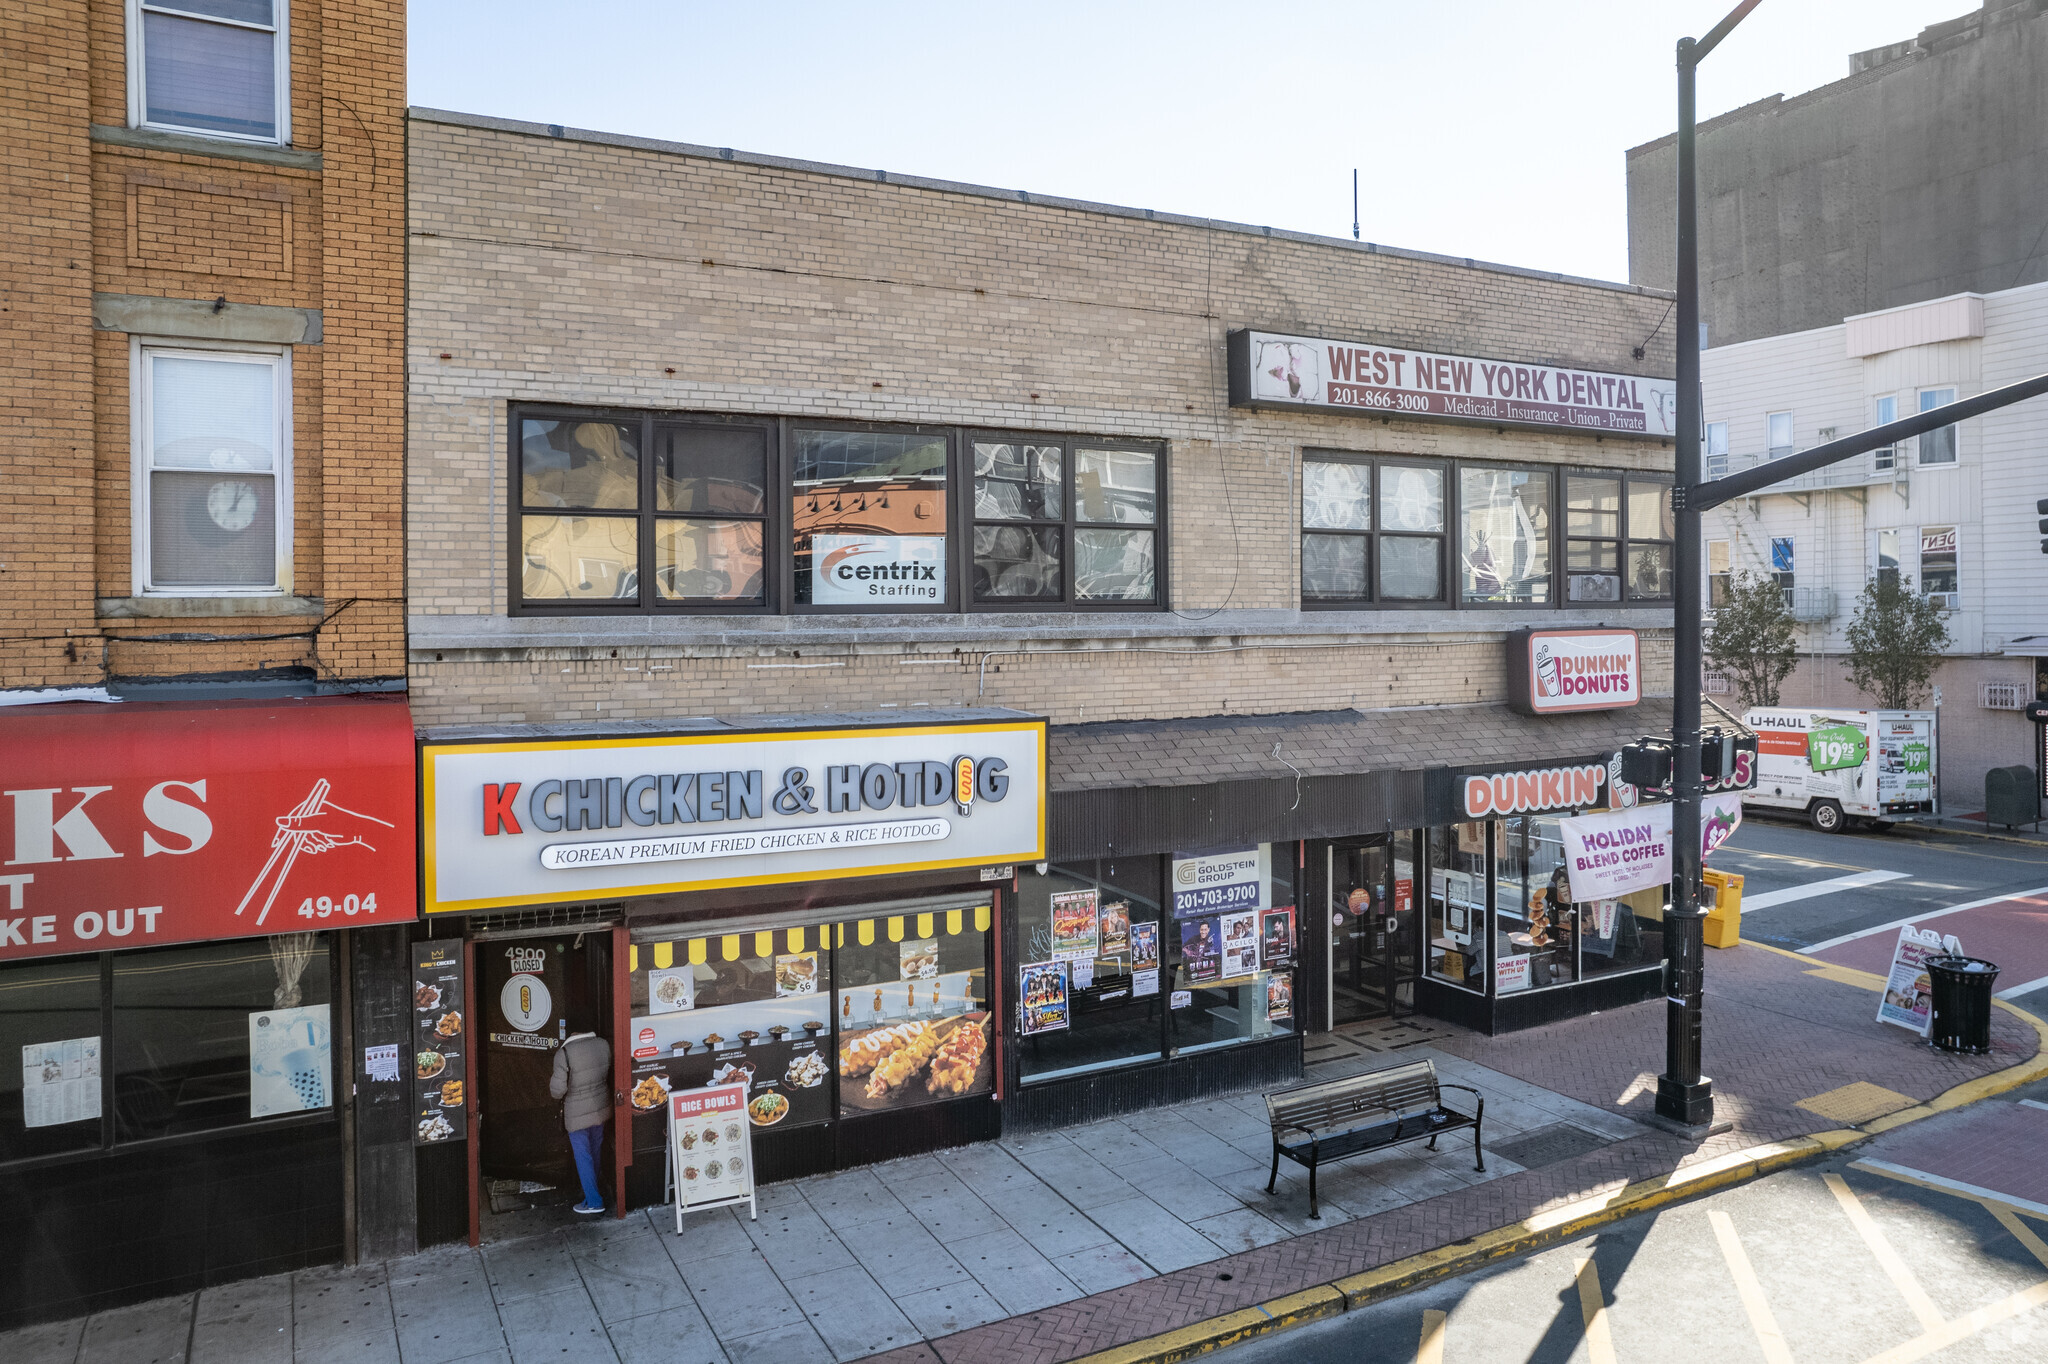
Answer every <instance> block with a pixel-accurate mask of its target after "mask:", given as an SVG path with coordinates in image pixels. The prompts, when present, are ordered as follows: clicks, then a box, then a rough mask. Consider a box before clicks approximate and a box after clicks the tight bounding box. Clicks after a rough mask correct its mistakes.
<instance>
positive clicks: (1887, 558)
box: [1877, 530, 1899, 584]
mask: <svg viewBox="0 0 2048 1364" xmlns="http://www.w3.org/2000/svg"><path fill="white" fill-rule="evenodd" d="M1877 580H1878V581H1879V582H1880V583H1887V584H1896V583H1897V582H1898V581H1899V533H1898V531H1896V530H1881V531H1879V532H1878V533H1877Z"/></svg>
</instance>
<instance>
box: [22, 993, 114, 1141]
mask: <svg viewBox="0 0 2048 1364" xmlns="http://www.w3.org/2000/svg"><path fill="white" fill-rule="evenodd" d="M100 962H101V958H99V957H97V956H92V957H66V958H62V959H60V960H57V961H27V962H15V963H11V964H9V965H7V966H4V967H0V1058H4V1059H5V1061H6V1062H7V1064H5V1065H0V1161H8V1160H22V1159H25V1158H27V1157H30V1156H53V1155H57V1154H59V1153H61V1152H64V1151H76V1150H79V1149H82V1148H90V1147H94V1146H98V1145H99V1144H100V1093H101V1090H100V1084H101V1081H100V1043H101V1040H102V1039H101V1037H100V1030H101V1027H102V1022H101V1017H100ZM17 1056H18V1057H20V1058H21V1066H20V1068H19V1069H16V1068H15V1066H14V1064H13V1062H14V1058H15V1057H17Z"/></svg>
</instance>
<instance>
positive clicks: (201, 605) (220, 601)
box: [94, 593, 327, 620]
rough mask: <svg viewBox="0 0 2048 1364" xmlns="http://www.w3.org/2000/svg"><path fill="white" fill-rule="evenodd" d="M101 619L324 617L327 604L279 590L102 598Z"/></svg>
mask: <svg viewBox="0 0 2048 1364" xmlns="http://www.w3.org/2000/svg"><path fill="white" fill-rule="evenodd" d="M95 605H96V610H95V612H94V614H96V615H97V616H98V617H99V618H100V619H101V620H203V619H209V618H214V617H219V616H266V617H269V618H271V619H275V618H277V617H279V616H316V617H317V616H320V615H324V614H325V613H326V611H327V603H326V601H325V600H323V599H322V598H319V597H292V596H287V595H285V594H283V593H275V594H272V595H270V596H263V597H101V598H100V599H99V601H98V602H97V603H96V604H95Z"/></svg>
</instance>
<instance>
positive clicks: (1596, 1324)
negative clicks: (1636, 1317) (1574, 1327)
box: [1578, 1255, 1615, 1364]
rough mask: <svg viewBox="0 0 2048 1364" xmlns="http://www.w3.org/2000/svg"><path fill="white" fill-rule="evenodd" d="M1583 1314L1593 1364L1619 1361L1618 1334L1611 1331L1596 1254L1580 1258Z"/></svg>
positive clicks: (1580, 1304)
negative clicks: (1615, 1337) (1608, 1324)
mask: <svg viewBox="0 0 2048 1364" xmlns="http://www.w3.org/2000/svg"><path fill="white" fill-rule="evenodd" d="M1578 1278H1579V1315H1580V1316H1582V1317H1584V1318H1585V1319H1586V1354H1587V1356H1588V1357H1589V1358H1590V1359H1591V1360H1592V1361H1593V1364H1615V1359H1614V1337H1613V1336H1612V1335H1610V1334H1608V1331H1607V1299H1606V1298H1605V1297H1604V1296H1603V1295H1602V1294H1601V1292H1600V1271H1599V1269H1598V1268H1597V1267H1596V1266H1595V1265H1594V1264H1593V1257H1592V1256H1590V1255H1582V1256H1580V1257H1578Z"/></svg>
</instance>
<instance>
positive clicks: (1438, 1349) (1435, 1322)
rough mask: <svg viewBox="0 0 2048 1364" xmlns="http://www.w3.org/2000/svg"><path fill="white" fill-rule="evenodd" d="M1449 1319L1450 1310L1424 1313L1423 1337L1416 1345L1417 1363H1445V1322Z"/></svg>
mask: <svg viewBox="0 0 2048 1364" xmlns="http://www.w3.org/2000/svg"><path fill="white" fill-rule="evenodd" d="M1449 1320H1450V1314H1449V1313H1448V1312H1437V1311H1425V1312H1424V1313H1423V1314H1422V1339H1421V1340H1419V1341H1417V1342H1416V1345H1415V1364H1444V1323H1445V1322H1447V1321H1449Z"/></svg>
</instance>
